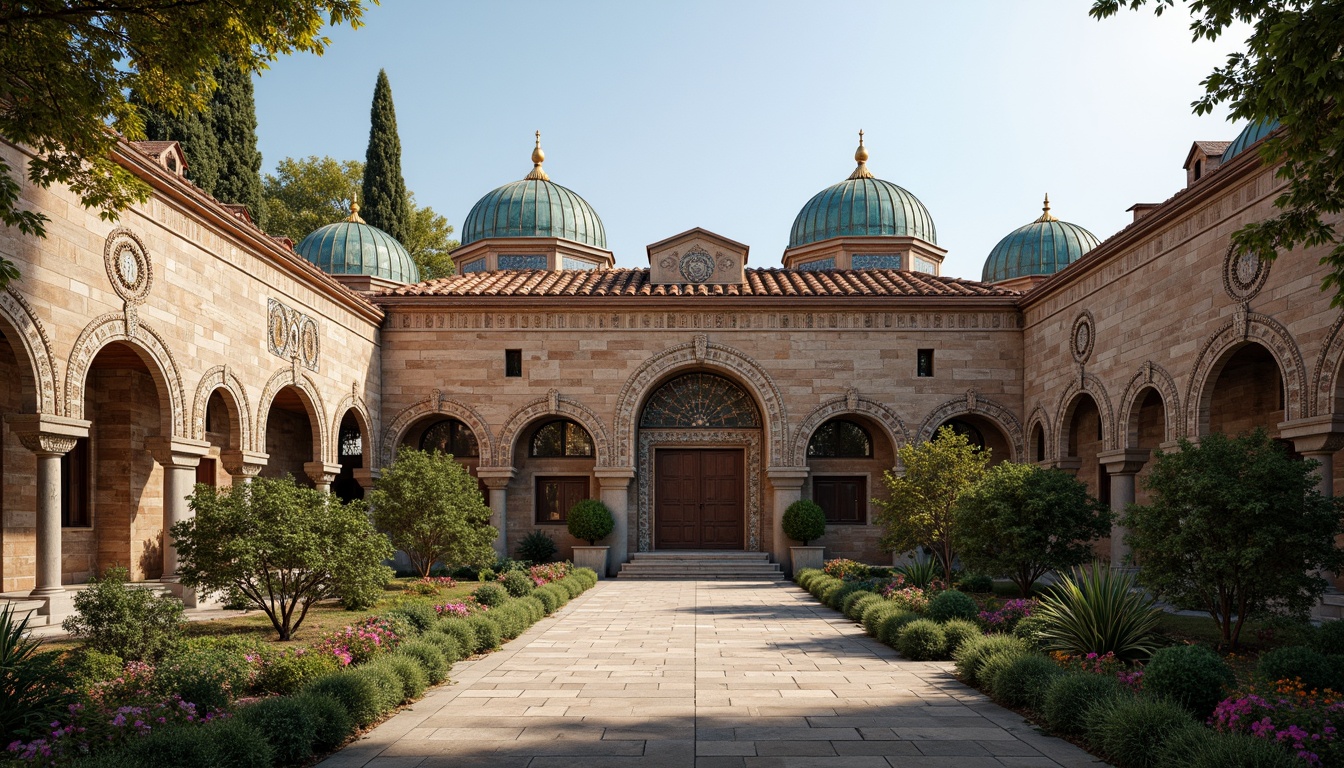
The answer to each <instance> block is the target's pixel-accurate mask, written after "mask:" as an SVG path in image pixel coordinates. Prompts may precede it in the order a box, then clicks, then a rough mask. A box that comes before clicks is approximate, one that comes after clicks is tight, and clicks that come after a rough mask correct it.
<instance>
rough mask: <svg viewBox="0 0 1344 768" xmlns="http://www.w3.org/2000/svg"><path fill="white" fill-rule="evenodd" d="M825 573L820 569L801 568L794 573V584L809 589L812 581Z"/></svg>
mask: <svg viewBox="0 0 1344 768" xmlns="http://www.w3.org/2000/svg"><path fill="white" fill-rule="evenodd" d="M823 573H824V572H823V571H822V570H821V569H820V568H799V569H798V570H796V571H794V572H793V583H794V584H797V585H798V586H800V587H802V588H803V589H807V588H808V586H809V585H810V584H811V582H812V580H813V579H815V578H816V577H818V576H820V575H822V574H823Z"/></svg>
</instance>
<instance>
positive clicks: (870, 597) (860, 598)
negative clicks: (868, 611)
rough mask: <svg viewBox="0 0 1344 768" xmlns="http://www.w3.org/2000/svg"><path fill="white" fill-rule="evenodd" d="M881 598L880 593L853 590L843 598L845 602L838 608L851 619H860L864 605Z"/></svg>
mask: <svg viewBox="0 0 1344 768" xmlns="http://www.w3.org/2000/svg"><path fill="white" fill-rule="evenodd" d="M881 600H882V596H881V595H876V594H873V593H872V592H854V593H852V594H850V595H849V596H848V597H846V598H845V602H844V603H843V604H842V605H841V606H840V610H841V612H842V613H844V614H845V616H846V617H847V618H849V619H852V620H853V621H860V620H861V619H862V618H863V609H864V607H865V606H867V605H870V604H872V603H874V602H879V601H881Z"/></svg>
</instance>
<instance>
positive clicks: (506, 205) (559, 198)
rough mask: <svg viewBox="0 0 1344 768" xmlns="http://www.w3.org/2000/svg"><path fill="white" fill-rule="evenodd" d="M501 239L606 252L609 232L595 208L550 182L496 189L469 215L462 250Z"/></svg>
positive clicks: (520, 183) (528, 182)
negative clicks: (543, 240)
mask: <svg viewBox="0 0 1344 768" xmlns="http://www.w3.org/2000/svg"><path fill="white" fill-rule="evenodd" d="M543 198H544V199H543ZM529 210H530V211H531V215H530V216H528V215H527V213H528V211H529ZM557 223H558V224H559V228H558V229H557V227H556V225H557ZM500 237H552V238H557V239H560V240H569V241H571V242H575V243H579V244H582V245H589V246H594V247H597V248H602V249H606V247H607V231H606V227H605V226H604V225H603V224H602V219H601V217H599V216H598V215H597V211H596V210H594V208H593V206H592V205H591V204H589V202H588V201H587V200H584V199H583V197H582V196H581V195H579V193H577V192H575V191H574V190H572V189H569V188H568V187H565V186H563V185H561V184H556V183H555V182H553V181H549V180H545V179H522V180H519V181H511V182H509V183H508V184H503V185H501V186H498V187H495V188H494V189H492V190H490V191H489V192H487V193H486V194H485V195H483V196H482V197H481V199H479V200H477V201H476V204H475V205H473V206H472V207H471V210H470V211H468V212H467V217H466V219H465V220H464V221H463V223H462V231H461V244H462V245H469V244H471V243H475V242H479V241H481V240H487V239H494V238H500Z"/></svg>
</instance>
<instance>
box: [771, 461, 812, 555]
mask: <svg viewBox="0 0 1344 768" xmlns="http://www.w3.org/2000/svg"><path fill="white" fill-rule="evenodd" d="M765 476H766V477H767V478H769V480H770V489H771V491H772V492H773V493H772V495H773V497H774V498H773V499H772V502H773V503H772V505H771V507H772V508H771V510H770V513H769V514H770V540H771V543H770V554H771V555H773V556H774V558H775V562H777V563H779V564H780V567H782V568H784V569H785V570H786V571H790V570H791V565H792V564H791V563H790V562H789V546H790V545H789V539H788V537H786V536H785V535H784V510H786V509H788V508H789V505H790V504H792V503H793V502H795V501H797V500H799V499H800V498H802V496H803V482H804V481H805V480H807V467H770V468H769V469H767V470H765Z"/></svg>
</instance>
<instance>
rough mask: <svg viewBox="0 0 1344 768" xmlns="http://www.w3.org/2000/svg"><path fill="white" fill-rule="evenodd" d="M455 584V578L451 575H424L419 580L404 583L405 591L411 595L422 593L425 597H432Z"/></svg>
mask: <svg viewBox="0 0 1344 768" xmlns="http://www.w3.org/2000/svg"><path fill="white" fill-rule="evenodd" d="M456 586H457V580H456V579H454V578H453V577H451V576H426V577H425V578H423V579H420V580H419V581H412V582H411V583H410V584H407V585H406V591H407V592H409V593H411V594H413V595H424V596H425V597H434V596H435V595H438V594H439V593H440V592H442V591H443V590H445V589H451V588H453V587H456Z"/></svg>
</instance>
